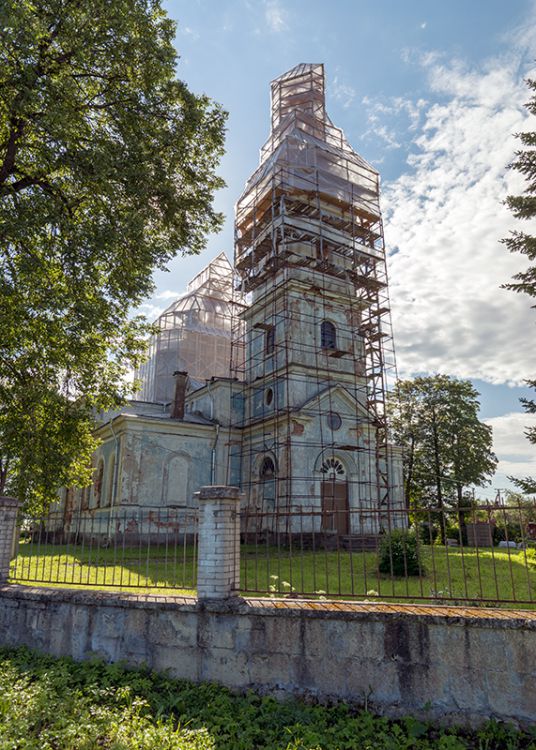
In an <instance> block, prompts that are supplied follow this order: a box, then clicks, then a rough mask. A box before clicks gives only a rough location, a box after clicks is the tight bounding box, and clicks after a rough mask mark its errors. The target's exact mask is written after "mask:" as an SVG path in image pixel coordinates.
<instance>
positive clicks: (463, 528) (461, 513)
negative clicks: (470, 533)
mask: <svg viewBox="0 0 536 750" xmlns="http://www.w3.org/2000/svg"><path fill="white" fill-rule="evenodd" d="M456 494H457V497H458V523H459V525H460V540H461V543H462V544H463V545H464V546H465V545H466V544H467V522H466V520H465V519H466V517H467V511H466V510H462V509H463V507H464V499H463V484H461V483H460V482H457V483H456Z"/></svg>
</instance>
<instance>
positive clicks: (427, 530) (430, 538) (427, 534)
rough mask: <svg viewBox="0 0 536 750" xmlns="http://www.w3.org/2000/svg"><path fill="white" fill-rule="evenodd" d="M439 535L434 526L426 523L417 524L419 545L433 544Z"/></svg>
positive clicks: (436, 527) (437, 529)
mask: <svg viewBox="0 0 536 750" xmlns="http://www.w3.org/2000/svg"><path fill="white" fill-rule="evenodd" d="M438 534H439V528H438V526H437V525H436V524H434V523H430V522H428V521H421V522H420V523H419V541H420V542H421V544H433V543H434V542H435V540H436V539H437V537H438Z"/></svg>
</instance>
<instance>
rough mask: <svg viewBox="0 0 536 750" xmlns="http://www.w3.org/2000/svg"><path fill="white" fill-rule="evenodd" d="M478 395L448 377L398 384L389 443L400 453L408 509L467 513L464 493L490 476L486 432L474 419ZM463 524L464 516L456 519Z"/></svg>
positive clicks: (468, 385)
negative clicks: (425, 507)
mask: <svg viewBox="0 0 536 750" xmlns="http://www.w3.org/2000/svg"><path fill="white" fill-rule="evenodd" d="M478 395H479V394H478V392H477V391H476V390H475V388H474V387H473V386H472V384H471V382H470V381H468V380H457V379H455V378H451V377H449V376H447V375H434V376H429V377H419V378H415V379H414V380H402V381H399V383H398V384H397V388H396V389H395V391H394V392H393V395H392V396H391V399H390V404H389V410H390V426H391V430H392V439H393V441H394V442H395V443H396V444H398V445H400V446H401V447H402V448H403V449H404V489H405V500H406V504H407V506H408V507H412V506H413V507H415V506H420V505H433V506H437V507H438V508H445V507H456V508H458V509H461V508H464V507H467V506H468V505H469V504H470V503H469V502H468V500H467V496H466V493H467V490H468V488H469V487H471V486H483V485H485V484H487V483H488V482H489V481H490V477H491V476H492V475H493V473H494V471H495V467H496V465H497V458H496V457H495V455H494V453H493V451H492V430H491V427H489V426H488V425H486V424H484V423H483V422H481V421H480V420H479V419H478V410H479V401H478ZM459 520H460V521H461V523H462V524H463V523H464V514H463V511H462V512H461V516H460V517H459Z"/></svg>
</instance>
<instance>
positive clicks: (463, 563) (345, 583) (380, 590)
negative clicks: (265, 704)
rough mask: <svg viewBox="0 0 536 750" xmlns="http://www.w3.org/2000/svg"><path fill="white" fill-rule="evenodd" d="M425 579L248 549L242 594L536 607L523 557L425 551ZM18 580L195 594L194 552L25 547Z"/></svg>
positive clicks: (364, 560)
mask: <svg viewBox="0 0 536 750" xmlns="http://www.w3.org/2000/svg"><path fill="white" fill-rule="evenodd" d="M421 549H422V556H423V565H424V569H425V574H424V575H422V576H420V577H419V576H413V577H407V578H404V577H401V578H400V577H398V578H395V577H390V576H386V575H380V574H379V573H378V563H377V556H376V554H375V553H373V552H367V553H349V552H340V553H337V552H323V551H317V552H314V553H313V552H311V551H308V552H300V551H298V552H297V551H296V550H293V552H292V555H291V554H290V553H289V550H288V549H283V548H282V549H277V548H276V547H259V548H255V547H253V546H245V545H244V546H243V547H242V550H241V586H242V591H243V593H251V594H259V595H264V596H268V595H272V596H280V595H284V596H286V595H289V594H291V593H292V592H293V591H294V592H299V593H300V594H304V595H309V596H317V597H322V596H326V597H328V596H329V597H330V598H331V597H333V598H350V597H351V598H354V597H355V598H361V599H363V598H367V599H389V600H390V599H394V600H401V601H404V600H413V601H419V600H420V599H421V598H425V599H429V600H435V601H437V600H441V599H447V600H455V601H460V602H463V601H469V602H474V603H479V602H481V601H487V602H497V603H499V602H501V601H507V602H520V603H529V604H530V603H532V604H533V606H536V567H535V566H534V563H531V562H530V561H527V560H526V558H525V554H524V552H523V551H518V550H510V551H509V550H504V549H501V550H499V549H498V548H494V549H489V550H484V549H480V550H478V553H477V552H476V550H474V549H471V548H465V549H463V548H445V547H441V546H423V547H422V548H421ZM11 580H12V581H13V582H21V583H25V582H27V583H36V584H41V585H62V586H69V587H74V588H80V587H83V586H93V587H95V588H109V589H112V590H114V589H117V590H121V589H125V590H132V591H147V590H148V589H150V590H151V591H152V592H156V591H162V590H165V591H167V592H168V593H175V594H181V593H192V592H193V591H194V590H195V564H194V549H193V548H192V547H184V548H181V549H180V550H176V551H175V552H173V551H170V550H168V553H167V555H166V550H165V549H163V548H159V547H152V548H149V549H140V548H126V549H122V550H121V551H120V554H119V551H118V550H114V549H100V548H97V549H95V548H94V549H91V550H90V549H88V548H84V547H83V546H81V545H80V546H73V545H71V546H69V547H65V546H60V545H41V546H40V547H39V546H37V545H33V546H32V545H30V544H27V543H21V544H20V547H19V555H18V557H17V560H16V563H14V564H13V565H12V575H11Z"/></svg>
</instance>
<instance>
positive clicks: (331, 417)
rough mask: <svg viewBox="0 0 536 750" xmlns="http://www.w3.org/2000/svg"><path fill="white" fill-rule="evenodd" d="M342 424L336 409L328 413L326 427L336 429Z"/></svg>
mask: <svg viewBox="0 0 536 750" xmlns="http://www.w3.org/2000/svg"><path fill="white" fill-rule="evenodd" d="M341 425H342V419H341V415H340V414H337V412H336V411H330V412H329V414H328V427H329V428H330V430H338V429H339V428H340V426H341Z"/></svg>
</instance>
